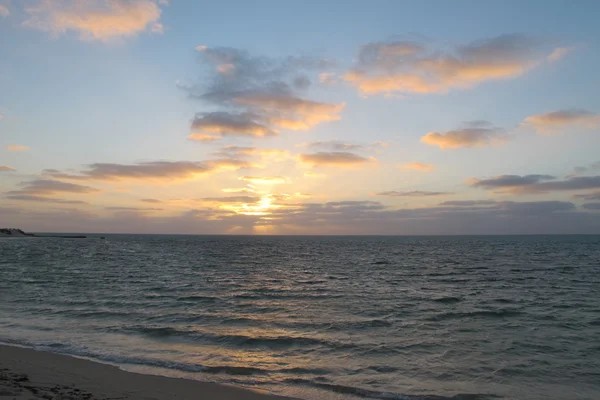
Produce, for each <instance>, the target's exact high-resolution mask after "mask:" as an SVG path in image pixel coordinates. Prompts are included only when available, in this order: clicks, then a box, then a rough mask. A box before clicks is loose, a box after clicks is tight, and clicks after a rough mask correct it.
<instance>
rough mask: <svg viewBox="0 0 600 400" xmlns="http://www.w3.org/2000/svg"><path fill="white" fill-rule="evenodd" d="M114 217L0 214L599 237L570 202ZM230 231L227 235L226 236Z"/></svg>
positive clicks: (138, 228)
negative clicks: (258, 213)
mask: <svg viewBox="0 0 600 400" xmlns="http://www.w3.org/2000/svg"><path fill="white" fill-rule="evenodd" d="M117 214H118V215H116V216H115V217H105V216H96V215H94V214H93V213H89V212H83V211H81V210H56V211H55V212H39V211H36V210H25V209H18V208H14V207H13V208H6V207H4V208H3V207H0V218H1V219H2V220H3V221H4V223H5V224H8V225H14V226H20V227H22V228H24V229H26V230H37V231H57V230H59V231H63V232H67V231H68V232H107V231H110V232H127V233H132V232H135V233H190V234H210V233H233V232H236V233H242V232H243V233H257V232H260V231H255V230H254V228H255V227H256V226H260V225H271V226H274V227H275V228H277V229H278V231H277V232H278V233H282V234H299V233H312V234H314V233H320V234H346V235H348V234H402V235H418V234H424V235H428V234H434V235H439V234H452V235H456V234H536V233H545V234H549V233H562V234H565V233H595V234H598V233H600V213H597V212H595V211H593V210H590V211H577V209H576V208H575V206H574V205H573V204H572V203H570V202H560V201H539V202H497V203H496V204H492V205H482V206H477V205H475V206H461V207H455V206H452V207H445V206H441V207H440V206H437V207H428V208H416V209H407V208H400V209H394V208H390V207H386V206H384V205H382V204H381V203H379V202H376V201H339V202H330V203H287V204H286V205H285V206H284V207H281V208H277V209H273V210H270V212H269V214H268V217H269V218H270V219H268V220H267V219H263V217H262V216H257V215H240V214H236V213H235V212H232V211H228V210H221V209H211V208H208V209H191V210H186V211H184V212H182V213H181V214H180V215H176V216H161V215H159V214H158V215H155V214H153V213H150V214H144V213H140V212H120V213H117ZM233 228H235V231H234V230H232V229H233Z"/></svg>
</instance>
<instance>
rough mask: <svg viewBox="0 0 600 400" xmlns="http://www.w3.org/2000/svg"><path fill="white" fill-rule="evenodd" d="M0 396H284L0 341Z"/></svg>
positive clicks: (240, 399)
mask: <svg viewBox="0 0 600 400" xmlns="http://www.w3.org/2000/svg"><path fill="white" fill-rule="evenodd" d="M0 399H2V400H4V399H10V400H12V399H17V400H31V399H56V400H59V399H62V400H80V399H86V400H88V399H90V400H92V399H94V400H95V399H98V400H99V399H106V400H108V399H114V400H116V399H132V400H135V399H140V400H141V399H145V400H149V399H156V400H161V399H179V400H186V399H219V400H234V399H236V400H277V399H279V400H284V399H290V398H288V397H281V396H273V395H268V394H261V393H258V392H254V391H251V390H247V389H241V388H236V387H232V386H227V385H219V384H216V383H208V382H199V381H193V380H188V379H180V378H167V377H162V376H154V375H142V374H137V373H133V372H126V371H123V370H121V369H119V368H117V367H115V366H112V365H107V364H101V363H96V362H93V361H89V360H84V359H80V358H75V357H70V356H65V355H60V354H53V353H48V352H41V351H36V350H32V349H26V348H20V347H12V346H3V345H0Z"/></svg>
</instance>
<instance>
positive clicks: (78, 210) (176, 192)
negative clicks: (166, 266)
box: [0, 0, 600, 235]
mask: <svg viewBox="0 0 600 400" xmlns="http://www.w3.org/2000/svg"><path fill="white" fill-rule="evenodd" d="M598 15H600V3H599V2H597V1H583V0H582V1H577V2H573V1H553V0H548V1H546V0H544V1H541V0H540V1H537V0H530V1H527V2H523V1H508V0H507V1H485V2H481V1H453V2H442V1H399V0H397V1H396V0H394V1H392V0H390V1H387V0H373V1H352V0H349V1H345V2H339V1H316V0H314V1H313V0H305V1H281V0H258V1H255V2H248V1H230V0H224V1H219V2H212V1H192V0H169V1H166V0H0V226H2V227H14V228H21V229H24V230H27V231H33V232H103V233H165V234H323V235H326V234H333V235H339V234H352V235H362V234H398V235H438V234H545V233H548V234H563V233H565V234H566V233H596V234H598V233H600V151H599V150H600V96H598V93H599V91H600V78H599V76H598V72H597V71H599V70H600V26H599V25H598V24H597V17H598Z"/></svg>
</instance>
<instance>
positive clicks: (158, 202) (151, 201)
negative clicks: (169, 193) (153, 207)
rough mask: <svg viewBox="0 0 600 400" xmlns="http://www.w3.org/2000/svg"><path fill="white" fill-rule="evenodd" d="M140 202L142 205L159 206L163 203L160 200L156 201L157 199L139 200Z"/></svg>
mask: <svg viewBox="0 0 600 400" xmlns="http://www.w3.org/2000/svg"><path fill="white" fill-rule="evenodd" d="M140 201H141V202H142V203H150V204H161V203H163V201H162V200H158V199H141V200H140Z"/></svg>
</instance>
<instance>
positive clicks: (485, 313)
mask: <svg viewBox="0 0 600 400" xmlns="http://www.w3.org/2000/svg"><path fill="white" fill-rule="evenodd" d="M521 314H522V313H521V311H518V310H512V309H500V310H482V311H470V312H448V313H443V314H438V315H434V316H431V317H429V318H427V320H429V321H443V320H446V319H458V318H509V317H515V316H518V315H521Z"/></svg>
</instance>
